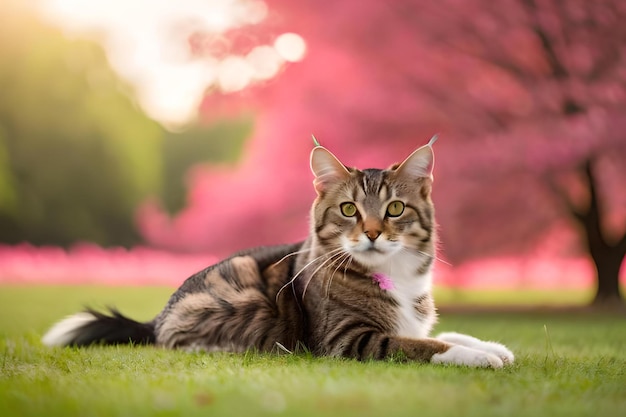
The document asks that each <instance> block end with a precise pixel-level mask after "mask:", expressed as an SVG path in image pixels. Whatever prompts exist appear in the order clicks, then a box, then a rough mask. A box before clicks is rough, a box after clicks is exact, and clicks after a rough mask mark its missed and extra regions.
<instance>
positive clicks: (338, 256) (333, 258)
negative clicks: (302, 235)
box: [302, 251, 344, 299]
mask: <svg viewBox="0 0 626 417" xmlns="http://www.w3.org/2000/svg"><path fill="white" fill-rule="evenodd" d="M343 255H344V253H343V251H340V252H339V253H337V252H335V253H334V254H333V255H332V256H330V257H329V258H328V259H326V260H325V261H324V262H323V263H322V264H321V265H320V266H318V267H317V268H316V269H315V271H313V273H311V276H310V277H309V280H308V281H307V282H306V284H305V285H304V290H303V291H302V299H304V295H305V294H306V290H307V288H308V287H309V284H310V283H311V280H312V279H313V277H314V276H315V274H316V273H317V272H318V271H319V270H320V269H321V268H322V267H323V266H324V265H326V264H327V263H328V262H331V264H330V265H331V267H332V265H334V263H335V262H336V261H337V260H339V259H341V257H342V256H343Z"/></svg>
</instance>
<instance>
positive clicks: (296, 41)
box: [274, 33, 306, 62]
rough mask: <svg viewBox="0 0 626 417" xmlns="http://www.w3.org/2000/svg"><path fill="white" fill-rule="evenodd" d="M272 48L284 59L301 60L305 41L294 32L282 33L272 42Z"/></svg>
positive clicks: (304, 50)
mask: <svg viewBox="0 0 626 417" xmlns="http://www.w3.org/2000/svg"><path fill="white" fill-rule="evenodd" d="M274 48H276V51H278V53H279V54H280V56H282V57H283V59H284V60H285V61H289V62H297V61H301V60H302V58H304V55H305V54H306V43H305V42H304V39H302V37H301V36H300V35H297V34H295V33H283V34H282V35H280V36H279V37H278V38H276V41H275V42H274Z"/></svg>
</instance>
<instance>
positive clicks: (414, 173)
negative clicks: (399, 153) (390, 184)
mask: <svg viewBox="0 0 626 417" xmlns="http://www.w3.org/2000/svg"><path fill="white" fill-rule="evenodd" d="M436 140H437V135H435V136H433V137H432V139H431V140H430V142H428V144H427V145H424V146H422V147H421V148H419V149H417V150H416V151H414V152H413V153H412V154H411V155H409V157H408V158H406V159H405V160H404V162H402V163H401V164H400V165H399V166H398V167H397V168H396V169H395V171H396V172H397V173H398V175H405V176H408V177H412V178H429V179H430V180H431V181H432V180H433V167H434V166H435V153H434V152H433V143H435V141H436Z"/></svg>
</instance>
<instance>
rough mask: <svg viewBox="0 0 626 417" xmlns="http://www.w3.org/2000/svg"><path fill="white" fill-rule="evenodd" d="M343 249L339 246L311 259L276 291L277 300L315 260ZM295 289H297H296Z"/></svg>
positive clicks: (330, 256) (330, 255)
mask: <svg viewBox="0 0 626 417" xmlns="http://www.w3.org/2000/svg"><path fill="white" fill-rule="evenodd" d="M341 250H343V249H342V248H337V249H333V250H331V251H329V252H327V253H323V254H321V255H320V256H318V257H316V258H314V259H313V260H311V261H310V262H309V263H307V264H306V265H304V266H303V267H302V268H301V269H300V270H299V271H298V272H297V273H296V274H295V275H294V276H293V278H291V279H290V280H289V282H287V283H286V284H285V285H283V286H282V287H280V289H279V290H278V292H277V293H276V302H278V297H280V294H281V293H282V292H283V290H284V289H285V288H287V287H288V286H290V285H293V283H294V282H295V281H296V279H297V278H298V277H299V276H300V274H302V272H304V270H305V269H307V268H308V267H309V266H311V265H313V264H314V263H315V262H317V261H319V260H320V259H322V258H324V257H327V256H328V257H329V258H332V256H333V255H335V254H336V253H337V252H339V251H341ZM294 291H295V289H294Z"/></svg>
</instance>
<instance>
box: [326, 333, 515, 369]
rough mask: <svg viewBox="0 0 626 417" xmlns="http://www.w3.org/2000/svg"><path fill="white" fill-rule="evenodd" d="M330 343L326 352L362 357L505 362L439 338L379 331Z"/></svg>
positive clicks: (464, 363) (459, 362)
mask: <svg viewBox="0 0 626 417" xmlns="http://www.w3.org/2000/svg"><path fill="white" fill-rule="evenodd" d="M327 346H328V348H327V349H326V350H325V353H326V354H329V355H331V356H344V357H352V358H356V359H360V360H367V359H370V358H375V359H388V358H393V357H395V356H396V355H400V356H401V357H405V358H406V359H409V360H415V361H420V362H430V363H436V364H448V365H461V366H471V367H479V368H502V366H503V365H504V363H503V361H502V359H500V358H499V357H498V356H497V355H494V354H492V353H489V352H485V351H483V350H478V349H473V348H471V347H467V346H462V345H458V344H453V343H448V342H444V341H442V340H438V339H431V338H424V339H410V338H404V337H397V336H389V335H387V334H384V333H377V332H375V331H365V332H363V333H361V334H357V335H354V337H349V338H345V339H343V340H341V341H340V343H335V344H332V345H327Z"/></svg>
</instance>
